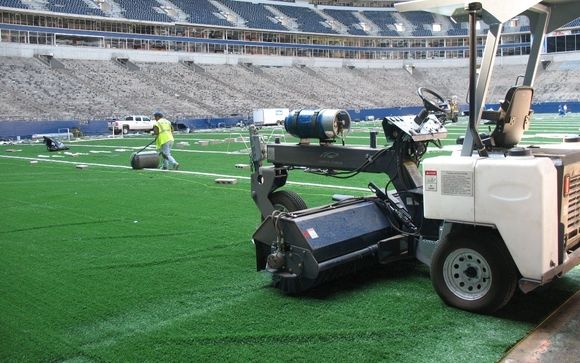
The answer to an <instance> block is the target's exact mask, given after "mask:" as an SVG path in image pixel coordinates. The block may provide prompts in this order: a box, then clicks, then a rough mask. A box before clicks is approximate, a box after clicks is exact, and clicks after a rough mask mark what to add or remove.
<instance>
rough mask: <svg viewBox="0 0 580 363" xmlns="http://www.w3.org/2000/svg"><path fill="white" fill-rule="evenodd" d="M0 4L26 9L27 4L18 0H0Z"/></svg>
mask: <svg viewBox="0 0 580 363" xmlns="http://www.w3.org/2000/svg"><path fill="white" fill-rule="evenodd" d="M0 6H4V7H7V8H18V9H28V6H26V5H24V4H23V3H22V1H20V0H0Z"/></svg>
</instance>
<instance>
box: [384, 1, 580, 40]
mask: <svg viewBox="0 0 580 363" xmlns="http://www.w3.org/2000/svg"><path fill="white" fill-rule="evenodd" d="M471 2H473V1H461V0H414V1H406V2H400V3H396V4H395V8H396V9H397V10H398V11H400V12H405V11H428V12H431V13H436V14H441V15H445V16H452V17H454V18H462V17H464V16H465V15H466V10H465V9H466V8H467V5H468V4H469V3H471ZM477 2H479V3H481V5H482V7H483V20H484V21H485V22H486V23H487V24H492V23H505V22H506V21H508V20H510V19H512V18H513V17H515V16H517V15H520V14H522V13H524V12H525V11H526V10H528V9H529V10H531V11H536V12H550V13H551V18H550V23H549V25H548V29H547V31H548V32H551V31H553V30H555V29H557V28H558V27H561V26H562V25H565V24H567V23H568V22H570V21H572V20H574V19H576V18H578V17H580V6H579V5H580V4H578V0H543V1H539V0H517V1H506V0H479V1H477Z"/></svg>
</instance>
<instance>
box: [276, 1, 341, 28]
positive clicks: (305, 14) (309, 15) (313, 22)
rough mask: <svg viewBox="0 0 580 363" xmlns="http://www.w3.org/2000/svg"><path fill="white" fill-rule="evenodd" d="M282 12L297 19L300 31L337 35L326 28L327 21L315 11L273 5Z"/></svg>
mask: <svg viewBox="0 0 580 363" xmlns="http://www.w3.org/2000/svg"><path fill="white" fill-rule="evenodd" d="M272 6H273V7H275V8H276V9H278V10H279V11H280V12H282V13H284V14H285V15H286V16H288V17H290V18H292V19H295V20H296V22H297V23H298V24H299V25H300V30H301V31H303V32H307V33H323V34H324V33H326V34H337V33H336V31H334V30H333V29H332V28H330V27H325V26H324V25H322V23H324V22H325V19H324V18H322V17H321V16H320V15H318V14H316V13H315V12H314V11H312V10H311V9H308V8H303V7H298V6H284V5H272Z"/></svg>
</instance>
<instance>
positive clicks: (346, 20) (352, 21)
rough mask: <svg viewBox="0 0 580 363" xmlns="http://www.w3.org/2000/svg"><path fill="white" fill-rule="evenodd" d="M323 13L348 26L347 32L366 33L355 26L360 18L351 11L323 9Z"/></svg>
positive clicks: (354, 33) (353, 33)
mask: <svg viewBox="0 0 580 363" xmlns="http://www.w3.org/2000/svg"><path fill="white" fill-rule="evenodd" d="M323 11H324V13H326V14H328V15H329V16H331V17H333V18H334V19H336V20H338V21H339V22H340V23H342V24H343V25H345V26H347V27H348V33H349V34H352V35H368V34H367V33H366V32H365V31H364V30H362V29H360V28H358V27H356V26H355V25H356V24H358V23H360V20H358V19H357V17H356V16H354V15H353V13H352V11H348V10H335V9H324V10H323Z"/></svg>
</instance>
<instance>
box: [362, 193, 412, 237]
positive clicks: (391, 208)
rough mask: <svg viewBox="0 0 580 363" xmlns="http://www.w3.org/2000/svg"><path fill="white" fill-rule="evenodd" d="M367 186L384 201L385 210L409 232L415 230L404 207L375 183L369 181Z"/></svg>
mask: <svg viewBox="0 0 580 363" xmlns="http://www.w3.org/2000/svg"><path fill="white" fill-rule="evenodd" d="M368 188H369V189H370V191H371V192H373V193H375V195H376V196H377V197H378V198H379V199H380V200H382V201H383V202H384V206H385V208H386V211H387V212H388V213H389V214H391V215H394V216H395V217H396V218H397V219H398V220H399V221H400V222H401V223H402V224H403V225H404V226H405V227H407V229H408V230H409V231H411V233H416V232H417V227H416V226H415V224H414V223H413V219H412V218H411V215H410V214H409V212H407V210H406V209H405V208H401V207H399V206H398V205H397V203H396V202H395V201H394V200H393V199H392V198H391V197H390V196H389V195H388V194H386V193H385V192H383V191H382V190H381V189H380V188H379V187H377V186H376V184H375V183H373V182H370V183H369V185H368Z"/></svg>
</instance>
